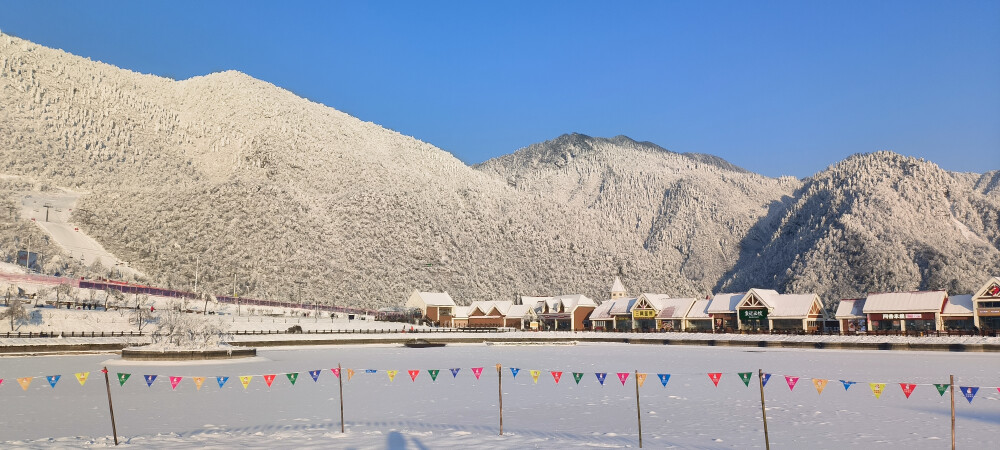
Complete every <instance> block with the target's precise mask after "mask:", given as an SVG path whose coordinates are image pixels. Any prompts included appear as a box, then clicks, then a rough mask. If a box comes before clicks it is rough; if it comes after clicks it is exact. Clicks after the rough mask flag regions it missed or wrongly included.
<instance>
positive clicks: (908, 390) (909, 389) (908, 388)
mask: <svg viewBox="0 0 1000 450" xmlns="http://www.w3.org/2000/svg"><path fill="white" fill-rule="evenodd" d="M899 387H901V388H903V395H906V398H910V394H912V393H913V390H914V389H916V388H917V385H915V384H907V383H899Z"/></svg>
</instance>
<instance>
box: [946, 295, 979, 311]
mask: <svg viewBox="0 0 1000 450" xmlns="http://www.w3.org/2000/svg"><path fill="white" fill-rule="evenodd" d="M972 310H973V306H972V294H962V295H952V296H951V297H948V300H947V301H946V302H945V303H944V309H943V310H942V311H941V315H942V316H971V315H972Z"/></svg>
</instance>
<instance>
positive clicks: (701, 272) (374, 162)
mask: <svg viewBox="0 0 1000 450" xmlns="http://www.w3.org/2000/svg"><path fill="white" fill-rule="evenodd" d="M998 179H1000V175H998V173H997V172H991V173H987V174H983V175H972V174H954V173H949V172H946V171H943V170H941V169H939V168H937V167H936V166H934V165H933V164H931V163H926V162H921V161H917V160H913V159H911V158H905V157H902V156H899V155H896V154H892V153H884V152H883V153H876V154H872V155H861V156H857V157H854V158H851V159H848V160H845V161H844V162H841V163H839V164H836V165H834V166H832V167H831V168H830V169H828V170H826V171H824V172H820V173H819V174H817V175H816V176H814V177H812V178H810V179H806V180H796V179H794V178H787V177H786V178H781V179H772V178H768V177H765V176H761V175H757V174H754V173H751V172H748V171H746V170H744V169H741V168H739V167H736V166H734V165H732V164H730V163H728V162H726V161H724V160H722V159H720V158H717V157H715V156H711V155H703V154H689V153H675V152H670V151H668V150H666V149H663V148H661V147H658V146H656V145H654V144H651V143H646V142H636V141H633V140H631V139H629V138H627V137H624V136H619V137H615V138H611V139H604V138H593V137H588V136H584V135H579V134H571V135H564V136H561V137H559V138H557V139H554V140H552V141H548V142H544V143H540V144H536V145H532V146H529V147H527V148H524V149H521V150H518V151H516V152H514V153H513V154H510V155H506V156H503V157H500V158H497V159H495V160H491V161H487V162H485V163H483V164H481V165H478V166H476V167H468V166H466V165H464V164H463V163H462V162H460V161H459V160H457V159H456V158H454V157H453V156H452V155H450V154H448V153H447V152H444V151H442V150H440V149H438V148H436V147H434V146H432V145H430V144H428V143H424V142H421V141H419V140H417V139H413V138H411V137H407V136H403V135H401V134H399V133H396V132H394V131H391V130H387V129H385V128H383V127H380V126H378V125H376V124H373V123H368V122H363V121H361V120H358V119H356V118H353V117H351V116H349V115H347V114H344V113H342V112H340V111H337V110H335V109H333V108H329V107H327V106H324V105H321V104H317V103H314V102H310V101H308V100H305V99H302V98H299V97H297V96H295V95H294V94H292V93H291V92H288V91H286V90H283V89H280V88H278V87H275V86H274V85H271V84H269V83H266V82H263V81H260V80H256V79H253V78H251V77H249V76H247V75H244V74H241V73H238V72H222V73H216V74H211V75H207V76H202V77H195V78H191V79H188V80H182V81H174V80H170V79H167V78H161V77H156V76H152V75H143V74H138V73H134V72H130V71H127V70H123V69H119V68H116V67H114V66H110V65H107V64H103V63H99V62H94V61H90V60H88V59H84V58H80V57H77V56H73V55H70V54H67V53H65V52H62V51H59V50H54V49H49V48H45V47H41V46H38V45H35V44H33V43H30V42H27V41H24V40H21V39H18V38H15V37H11V36H7V35H0V190H2V191H0V195H2V197H3V198H2V199H0V200H3V201H4V202H8V210H9V211H11V212H10V213H9V214H7V213H6V212H4V211H2V208H0V216H3V217H6V218H5V219H4V221H3V222H2V224H0V225H2V226H0V233H2V235H0V238H2V241H3V244H2V245H3V247H2V250H3V251H4V255H5V256H4V257H5V258H6V257H7V256H6V255H8V254H10V252H12V251H13V249H14V248H15V247H16V244H13V243H12V242H13V238H14V237H15V236H18V238H19V239H22V238H23V236H27V234H28V233H32V235H33V236H34V237H33V239H39V240H44V238H43V237H42V236H41V235H40V234H38V233H37V228H35V227H33V226H32V225H31V224H30V222H27V221H26V220H25V219H24V218H23V217H17V216H16V215H15V214H14V213H13V211H14V210H15V209H16V201H17V198H18V195H23V193H24V192H30V191H45V190H53V189H57V188H68V189H73V190H74V191H75V192H81V193H83V196H82V197H81V200H80V203H79V204H78V207H77V208H76V209H74V210H73V220H74V222H75V223H77V224H79V226H80V227H81V228H82V229H83V231H85V232H86V233H87V234H89V235H91V236H93V237H94V238H95V239H97V240H98V241H100V242H101V243H102V245H103V246H104V247H105V248H106V249H107V250H109V251H111V252H113V253H114V254H115V255H116V256H118V257H119V258H121V259H124V260H126V261H129V263H130V265H132V266H133V267H135V268H137V269H139V270H140V271H141V272H143V273H145V274H147V275H148V276H149V277H150V279H149V280H148V281H150V282H153V283H157V284H161V285H165V286H170V287H175V288H183V289H187V288H191V287H192V286H193V282H194V279H195V275H196V271H197V275H198V279H199V282H198V285H199V288H201V289H204V290H208V291H211V292H215V293H223V292H231V291H233V290H234V289H235V290H236V291H237V293H239V294H240V295H243V296H254V297H264V298H274V299H282V300H287V299H293V300H297V299H300V298H301V299H305V300H306V301H310V300H312V299H318V300H320V301H324V302H336V303H341V304H345V303H350V304H353V305H356V306H385V305H398V304H400V303H401V302H402V301H403V299H405V297H406V296H407V295H408V293H409V292H410V291H412V290H413V289H421V290H446V291H448V292H450V293H451V294H452V295H453V297H455V298H456V299H457V300H458V301H460V302H462V303H468V302H471V301H473V300H506V299H510V298H512V297H513V296H514V295H518V294H524V295H557V294H568V293H584V294H586V295H588V296H591V297H593V298H604V297H605V296H606V295H607V289H608V283H609V282H610V280H611V278H612V277H613V276H614V275H615V274H619V273H620V274H622V276H623V281H625V283H626V285H627V286H628V288H629V289H630V291H632V292H667V293H670V294H672V295H693V296H703V295H706V294H708V293H709V292H711V291H712V290H715V289H742V288H744V287H746V286H751V285H753V286H760V287H767V288H778V289H783V290H803V289H810V290H817V291H818V292H820V293H821V295H824V296H827V295H832V296H852V294H851V293H853V292H864V291H866V290H882V289H886V288H892V287H906V288H910V287H912V286H916V287H921V286H930V287H934V286H939V285H947V286H949V287H955V288H957V289H959V290H961V291H963V292H967V291H970V290H971V289H973V288H974V287H976V282H977V281H975V280H982V279H983V278H984V277H985V276H986V275H987V274H990V273H992V274H995V273H998V272H1000V270H998V262H997V261H1000V259H998V258H996V256H997V255H996V253H997V247H998V246H1000V231H998V230H1000V223H998V207H997V205H998V204H1000V193H998V192H1000V189H997V185H998V184H1000V183H998ZM900 214H903V216H899V215H900ZM897 216H899V217H903V218H904V219H905V220H898V217H897ZM932 218H933V220H932ZM36 235H37V236H36ZM873 240H875V241H877V242H874V241H873ZM39 248H40V249H41V252H42V253H43V259H44V260H45V261H54V262H53V263H52V265H51V266H49V267H46V270H49V271H55V270H59V271H63V272H66V273H72V274H78V275H82V274H95V273H101V272H102V270H101V268H99V267H98V268H84V267H81V266H80V264H78V263H75V262H74V261H73V260H71V259H69V258H68V256H69V255H66V254H63V253H61V250H60V249H59V248H58V247H56V246H54V245H47V243H46V245H44V246H40V247H39ZM758 254H759V255H760V256H758ZM885 255H893V256H892V257H891V258H895V259H891V261H890V262H891V263H892V264H891V267H893V268H894V269H893V270H892V271H891V273H889V272H885V273H882V272H880V271H879V270H878V269H879V268H880V267H883V266H884V264H883V263H884V262H885V261H889V260H888V259H886V258H889V257H888V256H885ZM880 258H882V259H880ZM859 261H866V263H867V264H869V265H867V266H862V265H860V262H859ZM896 267H898V269H896ZM970 283H971V284H970ZM234 284H235V286H234Z"/></svg>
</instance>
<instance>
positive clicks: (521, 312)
mask: <svg viewBox="0 0 1000 450" xmlns="http://www.w3.org/2000/svg"><path fill="white" fill-rule="evenodd" d="M534 311H535V310H534V309H533V308H532V307H531V306H528V305H511V307H510V308H507V312H506V313H505V314H504V316H506V317H510V318H522V317H526V316H534V315H535V314H534Z"/></svg>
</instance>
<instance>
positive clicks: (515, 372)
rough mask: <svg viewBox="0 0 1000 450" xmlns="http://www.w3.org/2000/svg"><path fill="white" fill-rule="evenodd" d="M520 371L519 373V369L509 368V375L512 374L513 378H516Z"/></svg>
mask: <svg viewBox="0 0 1000 450" xmlns="http://www.w3.org/2000/svg"><path fill="white" fill-rule="evenodd" d="M520 371H521V369H518V368H516V367H511V368H510V373H512V374H514V378H517V373H518V372H520Z"/></svg>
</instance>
